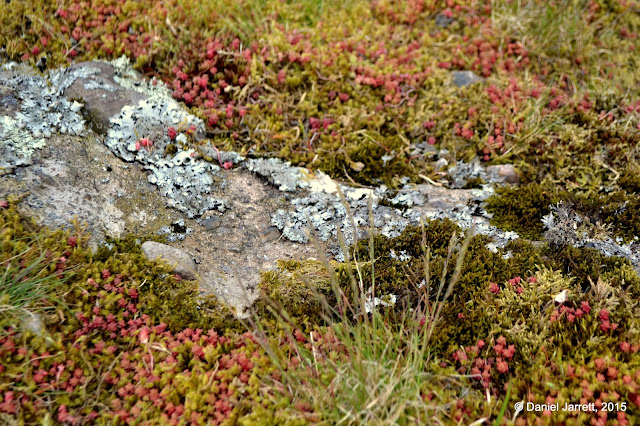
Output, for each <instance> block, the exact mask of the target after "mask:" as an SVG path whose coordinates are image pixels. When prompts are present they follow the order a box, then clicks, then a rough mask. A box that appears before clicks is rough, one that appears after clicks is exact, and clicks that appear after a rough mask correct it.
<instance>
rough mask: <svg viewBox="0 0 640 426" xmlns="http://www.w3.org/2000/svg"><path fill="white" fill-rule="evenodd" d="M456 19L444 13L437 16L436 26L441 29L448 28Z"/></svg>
mask: <svg viewBox="0 0 640 426" xmlns="http://www.w3.org/2000/svg"><path fill="white" fill-rule="evenodd" d="M453 21H455V19H453V18H450V17H448V16H446V15H444V14H442V13H438V15H436V25H437V26H438V27H440V28H447V27H448V26H449V25H451V23H452V22H453Z"/></svg>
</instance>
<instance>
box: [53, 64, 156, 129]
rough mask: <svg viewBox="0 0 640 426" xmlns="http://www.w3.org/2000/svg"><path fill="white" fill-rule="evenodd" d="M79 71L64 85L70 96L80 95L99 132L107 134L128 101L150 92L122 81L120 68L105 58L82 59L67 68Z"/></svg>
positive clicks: (135, 99)
mask: <svg viewBox="0 0 640 426" xmlns="http://www.w3.org/2000/svg"><path fill="white" fill-rule="evenodd" d="M66 72H67V73H71V74H74V73H76V77H77V78H76V79H75V81H73V83H72V84H71V85H70V86H69V87H67V88H66V89H64V95H65V96H66V97H67V99H79V100H81V101H82V103H83V104H84V110H83V112H84V115H85V118H87V120H88V121H89V124H90V125H91V127H92V129H93V130H94V131H95V132H96V133H100V134H106V133H107V130H108V128H109V120H110V119H111V117H113V116H115V115H116V114H118V113H119V112H120V110H121V109H122V108H123V107H124V106H125V105H135V104H137V103H138V102H139V101H141V100H143V99H146V97H147V96H146V95H144V94H142V93H140V92H137V91H135V90H133V89H126V88H124V87H122V86H121V85H120V84H118V83H117V82H116V81H115V80H114V77H115V75H116V70H115V69H114V67H113V66H111V65H110V64H107V63H104V62H98V61H93V62H81V63H77V64H74V65H72V66H71V67H69V69H68V70H67V71H66Z"/></svg>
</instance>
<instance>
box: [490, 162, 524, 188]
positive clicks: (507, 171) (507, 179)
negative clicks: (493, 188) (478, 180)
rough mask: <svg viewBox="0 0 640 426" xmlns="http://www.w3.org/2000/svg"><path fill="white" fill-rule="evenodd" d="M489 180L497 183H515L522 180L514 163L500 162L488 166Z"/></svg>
mask: <svg viewBox="0 0 640 426" xmlns="http://www.w3.org/2000/svg"><path fill="white" fill-rule="evenodd" d="M487 174H488V175H489V180H490V181H491V182H495V183H514V184H517V183H518V182H519V181H520V176H519V175H518V171H517V170H516V168H515V167H514V165H513V164H498V165H494V166H488V167H487Z"/></svg>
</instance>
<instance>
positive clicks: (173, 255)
mask: <svg viewBox="0 0 640 426" xmlns="http://www.w3.org/2000/svg"><path fill="white" fill-rule="evenodd" d="M142 251H143V252H144V255H145V256H146V258H147V259H149V260H156V259H158V258H160V260H163V261H165V262H167V263H168V264H170V265H173V270H172V271H173V272H174V273H176V274H178V275H180V276H181V277H182V278H184V279H187V280H194V279H196V277H197V274H198V269H197V267H196V263H195V262H194V261H193V259H192V258H191V256H189V254H187V253H186V252H185V251H183V250H181V249H179V248H176V247H171V246H168V245H166V244H162V243H157V242H155V241H145V242H144V243H143V244H142Z"/></svg>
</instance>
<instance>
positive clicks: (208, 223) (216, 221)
mask: <svg viewBox="0 0 640 426" xmlns="http://www.w3.org/2000/svg"><path fill="white" fill-rule="evenodd" d="M221 223H222V220H221V219H220V218H219V217H218V216H211V217H209V218H206V219H204V220H203V221H202V222H201V223H200V224H201V225H202V226H203V227H204V229H206V230H207V231H213V230H215V229H217V228H218V227H219V226H220V224H221Z"/></svg>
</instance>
